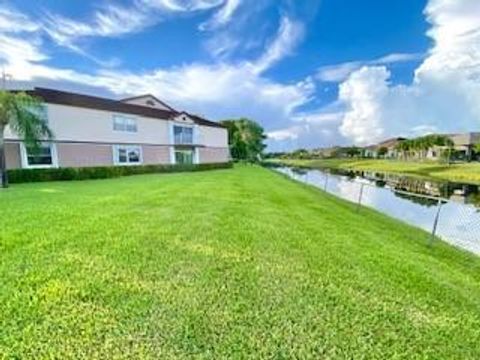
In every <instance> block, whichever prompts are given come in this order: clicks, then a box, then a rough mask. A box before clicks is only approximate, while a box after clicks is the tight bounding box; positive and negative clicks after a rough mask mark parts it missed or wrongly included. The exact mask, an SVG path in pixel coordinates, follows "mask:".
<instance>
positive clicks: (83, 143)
mask: <svg viewBox="0 0 480 360" xmlns="http://www.w3.org/2000/svg"><path fill="white" fill-rule="evenodd" d="M27 93H29V94H30V95H33V96H36V97H38V98H39V99H40V100H42V101H43V103H44V110H45V115H46V118H47V121H48V124H49V127H50V128H51V129H52V130H53V132H54V134H55V138H54V139H53V140H52V141H49V142H43V143H42V147H41V151H40V152H38V153H37V152H35V153H34V152H32V151H31V149H29V148H28V147H27V146H25V144H24V143H23V141H22V139H21V138H20V137H19V136H18V135H17V134H16V133H15V132H13V131H12V130H11V129H9V128H7V129H6V134H5V140H6V141H5V150H6V151H5V152H6V161H7V168H9V169H15V168H51V167H89V166H113V165H115V166H128V165H142V164H144V165H147V164H189V163H193V164H203V163H222V162H227V161H229V149H228V133H227V129H226V128H225V127H223V126H222V125H221V124H219V123H216V122H213V121H210V120H207V119H204V118H203V117H200V116H197V115H193V114H190V113H187V112H185V111H177V110H175V109H173V108H172V107H170V106H169V105H167V104H165V103H164V102H162V101H161V100H159V99H157V98H156V97H155V96H153V95H142V96H137V97H133V98H127V99H123V100H112V99H106V98H101V97H96V96H88V95H81V94H75V93H70V92H64V91H58V90H51V89H44V88H35V89H34V90H31V91H27Z"/></svg>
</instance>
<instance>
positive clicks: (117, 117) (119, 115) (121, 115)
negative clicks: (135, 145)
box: [112, 114, 138, 134]
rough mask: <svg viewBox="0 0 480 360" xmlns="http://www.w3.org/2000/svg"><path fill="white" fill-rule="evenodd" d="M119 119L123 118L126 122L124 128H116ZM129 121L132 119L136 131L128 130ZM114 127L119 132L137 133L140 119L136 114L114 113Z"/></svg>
mask: <svg viewBox="0 0 480 360" xmlns="http://www.w3.org/2000/svg"><path fill="white" fill-rule="evenodd" d="M117 119H122V120H123V121H125V122H124V124H123V125H124V129H123V130H119V129H115V121H116V120H117ZM129 121H132V122H133V123H134V124H135V131H131V130H128V129H127V123H128V122H129ZM112 129H113V131H114V132H117V133H127V134H136V133H138V119H137V118H136V117H135V116H128V115H124V114H113V115H112Z"/></svg>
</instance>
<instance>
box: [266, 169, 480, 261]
mask: <svg viewBox="0 0 480 360" xmlns="http://www.w3.org/2000/svg"><path fill="white" fill-rule="evenodd" d="M275 170H276V171H279V172H281V173H283V174H285V175H287V176H289V177H290V178H293V179H295V180H297V181H301V182H303V183H307V184H310V185H313V186H316V187H319V188H321V189H323V190H326V191H327V192H329V193H331V194H334V195H336V196H338V197H340V198H343V199H346V200H349V201H352V202H358V200H359V198H360V191H361V190H360V189H361V188H362V184H363V191H362V194H361V198H362V205H363V206H368V207H371V208H373V209H376V210H378V211H380V212H382V213H384V214H386V215H389V216H392V217H394V218H397V219H399V220H402V221H404V222H406V223H408V224H411V225H414V226H417V227H419V228H422V229H424V230H426V231H428V232H432V229H433V227H434V222H435V218H436V216H437V213H438V207H439V206H438V205H439V198H441V199H443V200H444V201H441V203H442V206H441V209H440V215H439V217H438V227H437V236H439V237H440V238H441V239H442V240H444V241H446V242H448V243H450V244H452V245H454V246H457V247H460V248H462V249H464V250H467V251H470V252H473V253H475V254H480V187H479V186H476V185H469V184H461V183H451V182H440V181H439V182H437V181H426V180H422V179H417V178H412V177H408V176H401V175H397V174H385V173H377V172H352V171H338V170H318V169H304V168H302V169H298V168H293V167H283V166H282V167H277V168H275Z"/></svg>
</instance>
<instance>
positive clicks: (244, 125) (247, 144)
mask: <svg viewBox="0 0 480 360" xmlns="http://www.w3.org/2000/svg"><path fill="white" fill-rule="evenodd" d="M221 123H222V124H223V125H224V126H226V127H227V129H228V139H229V145H230V152H231V155H232V157H233V159H235V160H246V161H257V160H258V158H259V157H260V155H261V154H262V153H263V150H265V147H266V146H265V144H264V143H263V142H264V140H265V139H266V138H267V137H266V135H265V130H264V129H263V128H262V127H261V126H260V125H259V124H258V123H256V122H255V121H253V120H250V119H246V118H241V119H233V120H224V121H221Z"/></svg>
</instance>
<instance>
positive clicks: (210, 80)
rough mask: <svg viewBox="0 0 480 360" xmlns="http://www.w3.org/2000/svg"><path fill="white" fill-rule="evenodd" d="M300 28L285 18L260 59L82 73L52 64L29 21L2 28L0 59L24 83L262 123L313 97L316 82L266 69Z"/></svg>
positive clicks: (282, 116)
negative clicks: (290, 79) (139, 98)
mask: <svg viewBox="0 0 480 360" xmlns="http://www.w3.org/2000/svg"><path fill="white" fill-rule="evenodd" d="M0 9H1V7H0ZM0 14H1V11H0ZM16 15H18V16H14V17H11V18H10V20H9V18H8V17H7V19H2V18H1V16H0V24H1V23H2V21H10V25H13V24H12V20H11V19H17V18H21V17H20V15H21V14H16ZM22 19H23V20H25V21H26V20H28V18H22ZM7 25H8V24H7ZM299 27H301V25H300V24H298V23H294V22H291V21H290V20H288V19H284V20H283V21H282V22H281V26H280V28H279V29H278V32H277V36H276V37H275V38H274V39H272V41H271V43H270V45H269V46H267V49H266V50H265V52H264V53H263V54H261V55H260V56H259V57H258V58H257V59H256V60H251V61H248V60H242V61H236V62H232V63H227V62H218V63H214V64H198V63H192V64H185V65H182V66H177V67H169V68H157V69H154V70H151V71H147V72H141V73H135V72H131V71H129V70H128V69H124V70H120V69H107V68H100V69H99V70H97V71H92V72H91V73H84V72H80V71H75V70H72V69H65V68H59V67H55V66H51V65H49V63H48V59H49V57H48V55H47V54H46V53H44V51H43V45H44V44H43V43H42V41H41V38H39V39H38V41H37V42H32V41H31V40H30V39H31V37H32V35H34V33H35V32H34V31H33V29H34V27H32V26H25V28H26V29H27V30H26V31H25V32H24V33H23V34H20V35H21V36H17V34H9V33H6V32H1V31H0V60H1V61H3V62H4V63H5V67H6V70H7V71H8V72H9V73H10V74H12V75H13V77H14V79H15V80H16V81H20V82H27V83H32V82H35V83H45V82H47V83H48V84H50V85H53V86H55V84H57V85H56V86H59V87H60V88H62V87H65V84H69V85H68V88H69V89H75V88H77V89H78V88H80V89H81V88H82V87H88V88H90V89H91V88H92V87H95V88H98V89H105V90H107V91H108V92H109V93H111V94H116V95H118V96H125V95H130V94H138V93H153V94H155V95H157V96H159V97H160V98H162V99H165V100H166V101H168V102H170V103H172V104H174V105H175V106H178V107H179V108H187V109H190V110H192V111H195V112H198V113H202V114H205V115H206V116H209V117H213V118H226V117H234V116H239V115H240V114H241V115H243V116H250V117H253V118H256V119H258V120H259V121H263V122H264V124H267V123H268V122H269V121H272V119H273V120H274V121H275V122H283V123H287V122H288V121H289V120H290V119H291V117H292V116H293V113H294V112H295V110H296V109H297V108H298V107H299V106H302V105H304V104H305V103H308V102H309V101H310V99H311V96H312V94H313V92H314V90H315V87H314V84H313V81H312V80H311V79H309V78H307V79H303V80H301V81H298V82H296V83H291V84H284V83H281V82H277V81H273V80H270V79H268V78H267V77H265V76H263V72H264V71H266V70H267V69H268V68H270V67H271V66H273V65H275V64H276V63H277V62H278V61H280V60H281V59H282V58H283V57H284V56H287V55H288V54H289V53H290V52H291V51H292V49H293V47H294V46H295V44H296V40H297V39H298V34H299V33H298V31H299V30H298V29H299ZM7 28H9V26H7ZM80 31H83V32H84V33H90V30H84V29H83V28H82V27H81V26H80ZM102 31H104V32H105V33H108V31H109V30H108V31H107V30H105V27H103V30H102ZM23 35H25V39H23V38H22V36H23ZM27 38H28V40H27Z"/></svg>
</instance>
